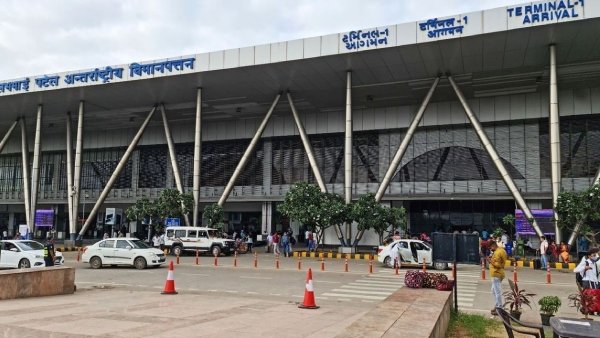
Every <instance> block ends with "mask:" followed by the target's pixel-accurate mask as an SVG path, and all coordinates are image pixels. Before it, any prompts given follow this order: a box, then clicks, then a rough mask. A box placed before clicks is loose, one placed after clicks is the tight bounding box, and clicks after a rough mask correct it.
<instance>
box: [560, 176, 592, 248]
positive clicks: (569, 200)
mask: <svg viewBox="0 0 600 338" xmlns="http://www.w3.org/2000/svg"><path fill="white" fill-rule="evenodd" d="M555 211H556V214H557V216H558V225H559V227H560V228H561V229H567V230H569V231H570V232H572V233H575V235H576V236H577V235H579V234H581V235H583V236H585V237H586V238H587V239H588V241H589V242H590V243H591V244H592V245H591V246H597V244H598V243H597V240H596V238H597V236H598V233H597V232H594V231H593V229H592V228H591V226H590V224H591V223H593V222H598V221H600V184H595V185H593V186H592V187H590V188H589V189H587V190H585V191H581V192H562V193H560V194H559V195H558V201H557V203H556V208H555Z"/></svg>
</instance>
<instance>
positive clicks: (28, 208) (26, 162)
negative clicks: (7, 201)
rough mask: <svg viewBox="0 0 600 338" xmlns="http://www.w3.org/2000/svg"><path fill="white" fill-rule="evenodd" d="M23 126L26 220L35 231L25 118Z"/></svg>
mask: <svg viewBox="0 0 600 338" xmlns="http://www.w3.org/2000/svg"><path fill="white" fill-rule="evenodd" d="M19 122H20V125H21V157H22V160H23V162H22V163H23V168H22V170H23V200H24V204H25V220H26V221H27V225H28V226H29V229H30V230H33V220H32V219H30V217H31V205H30V203H31V195H30V194H29V193H30V192H31V191H30V190H29V146H28V145H27V126H26V125H25V118H24V117H22V118H21V120H20V121H19Z"/></svg>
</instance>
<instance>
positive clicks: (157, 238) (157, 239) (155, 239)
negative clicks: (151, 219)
mask: <svg viewBox="0 0 600 338" xmlns="http://www.w3.org/2000/svg"><path fill="white" fill-rule="evenodd" d="M152 246H153V247H155V248H157V249H160V250H163V249H164V248H165V233H164V232H161V233H160V234H158V233H155V234H154V236H152Z"/></svg>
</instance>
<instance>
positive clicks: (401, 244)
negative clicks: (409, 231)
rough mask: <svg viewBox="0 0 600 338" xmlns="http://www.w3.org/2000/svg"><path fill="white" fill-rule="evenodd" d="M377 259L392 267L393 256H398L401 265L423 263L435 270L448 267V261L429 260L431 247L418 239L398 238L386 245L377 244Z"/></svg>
mask: <svg viewBox="0 0 600 338" xmlns="http://www.w3.org/2000/svg"><path fill="white" fill-rule="evenodd" d="M377 251H378V253H377V260H378V261H379V262H380V263H383V265H385V266H387V267H390V268H393V267H394V258H399V259H400V263H401V266H416V267H420V266H423V259H425V264H426V265H427V266H429V267H433V268H434V269H436V270H446V269H448V263H442V262H435V263H433V262H432V261H431V257H432V251H433V250H432V248H431V245H430V244H429V243H427V242H423V241H421V240H418V239H400V240H396V241H393V242H392V243H390V244H388V245H386V246H379V248H378V250H377Z"/></svg>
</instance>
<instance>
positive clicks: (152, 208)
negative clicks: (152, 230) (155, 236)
mask: <svg viewBox="0 0 600 338" xmlns="http://www.w3.org/2000/svg"><path fill="white" fill-rule="evenodd" d="M125 217H126V218H127V220H128V221H144V222H146V223H147V224H155V222H156V221H157V219H158V210H157V208H156V203H155V202H154V201H153V200H150V199H148V198H145V197H144V198H142V199H139V200H137V201H136V202H135V204H134V205H132V206H130V207H128V208H127V209H125ZM158 226H159V227H160V225H159V224H158Z"/></svg>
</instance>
